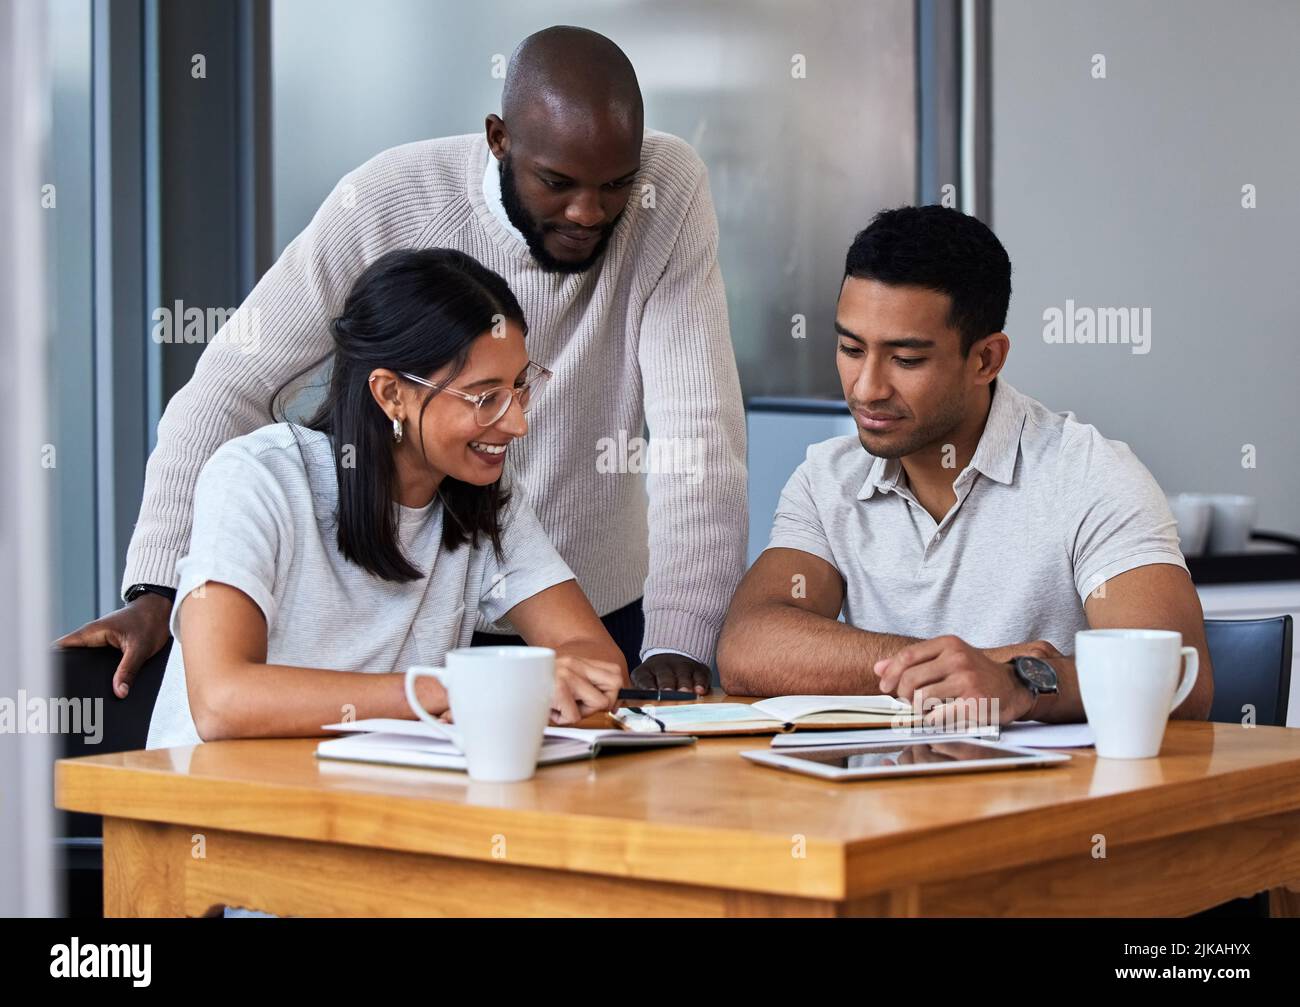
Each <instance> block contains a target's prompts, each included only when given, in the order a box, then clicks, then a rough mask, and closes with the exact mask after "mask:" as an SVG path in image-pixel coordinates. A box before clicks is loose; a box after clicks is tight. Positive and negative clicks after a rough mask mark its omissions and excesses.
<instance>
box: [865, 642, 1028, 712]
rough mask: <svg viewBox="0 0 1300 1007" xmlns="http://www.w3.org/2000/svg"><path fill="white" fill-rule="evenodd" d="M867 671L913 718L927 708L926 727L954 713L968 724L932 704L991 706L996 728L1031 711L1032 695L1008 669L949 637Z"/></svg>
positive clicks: (916, 646)
mask: <svg viewBox="0 0 1300 1007" xmlns="http://www.w3.org/2000/svg"><path fill="white" fill-rule="evenodd" d="M1049 646H1050V645H1049ZM1019 653H1022V654H1023V653H1025V652H1024V651H1023V650H1022V651H1019ZM873 670H874V671H875V673H876V678H877V679H878V680H879V682H880V691H881V692H882V693H887V694H889V695H892V696H897V697H898V698H899V699H901V700H902V701H903V702H905V703H911V704H912V708H913V709H914V710H915V711H917V712H918V713H921V712H924V711H926V710H927V706H930V707H932V709H929V711H928V712H926V713H925V719H924V723H925V724H926V725H935V726H938V725H941V724H943V723H944V722H945V720H947V721H948V722H951V721H952V719H953V714H954V713H955V714H956V717H957V718H959V719H969V718H967V717H964V716H963V711H962V710H961V709H960V708H954V710H952V711H946V710H945V708H944V706H943V705H937V706H936V705H934V704H935V703H936V701H937V702H938V703H940V704H945V703H949V702H951V701H953V700H978V699H988V700H997V704H998V707H997V710H998V722H999V723H1002V724H1009V723H1011V722H1012V721H1013V720H1017V719H1019V718H1020V717H1023V716H1024V715H1025V714H1026V713H1028V712H1029V710H1030V709H1031V708H1032V707H1033V705H1034V698H1033V694H1032V693H1031V692H1030V691H1029V689H1028V687H1027V686H1025V685H1024V683H1022V682H1021V681H1020V680H1019V679H1018V678H1016V674H1015V672H1014V671H1013V670H1012V669H1011V666H1010V665H1008V664H1003V663H1001V662H999V661H997V660H996V659H994V658H991V657H989V655H988V653H987V652H985V651H982V650H979V649H977V648H975V647H972V646H971V645H970V644H969V643H967V642H966V641H965V640H961V639H958V638H957V637H955V636H940V637H936V638H935V639H933V640H922V641H921V642H919V643H914V644H910V645H909V646H907V647H904V648H903V649H902V650H900V651H899V652H898V653H897V654H895V655H894V656H893V657H887V658H885V659H884V660H882V661H877V662H876V665H875V668H874V669H873ZM927 700H928V701H929V702H928V704H927Z"/></svg>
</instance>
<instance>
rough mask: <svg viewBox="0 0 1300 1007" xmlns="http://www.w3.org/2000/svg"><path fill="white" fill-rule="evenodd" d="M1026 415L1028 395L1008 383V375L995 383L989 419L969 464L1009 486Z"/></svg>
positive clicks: (1014, 469) (1013, 473) (995, 480)
mask: <svg viewBox="0 0 1300 1007" xmlns="http://www.w3.org/2000/svg"><path fill="white" fill-rule="evenodd" d="M1027 415H1028V410H1027V409H1026V408H1025V397H1024V396H1023V395H1021V394H1020V393H1019V392H1018V391H1016V390H1015V389H1014V388H1012V387H1011V386H1010V385H1009V384H1007V381H1006V379H1005V378H998V379H997V380H996V381H995V382H994V385H993V402H992V404H991V405H990V406H989V418H988V419H987V420H986V421H985V423H984V432H983V433H982V434H980V442H979V443H978V444H977V445H975V454H974V455H973V456H972V457H971V460H970V467H971V468H973V469H975V470H976V471H978V472H980V473H981V474H983V475H986V476H988V477H989V478H990V479H992V480H993V481H994V482H998V483H1004V484H1006V485H1010V484H1011V479H1012V477H1013V476H1014V475H1015V472H1016V457H1017V456H1018V455H1019V454H1020V432H1021V431H1022V430H1023V429H1024V426H1025V417H1026V416H1027Z"/></svg>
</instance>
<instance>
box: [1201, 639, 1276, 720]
mask: <svg viewBox="0 0 1300 1007" xmlns="http://www.w3.org/2000/svg"><path fill="white" fill-rule="evenodd" d="M1291 633H1292V619H1291V616H1289V615H1280V616H1275V617H1273V618H1269V619H1206V620H1205V640H1206V643H1207V644H1208V645H1209V648H1210V661H1211V662H1213V664H1214V703H1213V705H1212V706H1211V708H1210V719H1211V720H1213V721H1218V722H1219V723H1229V724H1240V723H1241V722H1242V720H1243V719H1244V718H1245V716H1246V712H1245V711H1244V710H1243V707H1246V706H1252V707H1254V718H1255V723H1256V724H1258V725H1260V726H1261V727H1265V726H1271V727H1285V726H1286V714H1287V702H1288V700H1289V698H1290V695H1291Z"/></svg>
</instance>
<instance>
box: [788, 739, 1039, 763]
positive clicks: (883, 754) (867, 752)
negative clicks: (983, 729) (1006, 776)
mask: <svg viewBox="0 0 1300 1007" xmlns="http://www.w3.org/2000/svg"><path fill="white" fill-rule="evenodd" d="M781 754H782V755H784V756H787V757H789V758H791V759H802V760H804V761H805V762H817V763H821V764H822V765H826V766H834V767H836V768H837V769H872V768H887V767H890V766H918V765H922V764H926V763H936V762H947V763H953V762H972V761H975V760H983V761H987V760H990V759H1024V758H1025V757H1026V756H1025V753H1024V752H1011V751H1008V750H1007V749H1005V748H997V747H995V746H993V745H975V744H972V743H971V742H969V741H914V742H908V743H906V744H897V745H872V746H870V747H866V746H863V747H861V748H823V749H818V750H815V751H809V752H800V751H790V750H789V749H787V750H786V751H784V752H782V753H781Z"/></svg>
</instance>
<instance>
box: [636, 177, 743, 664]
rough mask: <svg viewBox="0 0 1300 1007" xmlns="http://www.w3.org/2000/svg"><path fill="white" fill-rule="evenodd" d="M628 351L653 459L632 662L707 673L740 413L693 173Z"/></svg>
mask: <svg viewBox="0 0 1300 1007" xmlns="http://www.w3.org/2000/svg"><path fill="white" fill-rule="evenodd" d="M685 182H686V184H690V183H691V180H690V179H686V180H685ZM638 345H639V350H638V352H639V357H640V366H641V378H642V382H643V387H644V390H645V413H646V424H647V426H648V427H649V432H650V454H651V457H652V458H653V459H655V463H654V464H653V465H651V466H649V472H648V476H647V488H648V491H649V498H650V502H649V527H650V571H649V576H648V577H647V578H646V584H645V600H644V602H643V606H644V610H645V637H644V641H643V644H642V653H643V654H644V653H646V652H647V651H650V650H655V649H659V648H664V649H671V650H676V651H679V652H682V653H685V654H688V655H690V656H691V657H694V658H696V659H698V660H700V661H701V662H704V663H706V664H707V663H710V662H711V661H712V660H713V651H714V647H715V646H716V644H717V640H718V634H719V633H720V631H721V629H722V621H723V618H724V617H725V616H726V613H727V607H728V605H729V604H730V603H731V596H732V594H733V593H734V592H735V590H736V587H737V585H738V584H739V583H740V578H741V576H742V575H743V574H744V569H745V542H746V541H747V538H748V534H749V507H748V502H747V499H746V472H745V411H744V406H743V404H742V399H741V394H740V379H739V377H738V375H737V373H736V357H735V353H734V351H733V350H732V347H731V329H730V326H729V324H728V319H727V299H726V294H725V292H724V290H723V286H722V271H721V270H720V269H719V267H718V222H717V218H716V217H715V215H714V211H713V200H712V197H711V195H710V193H709V183H708V175H707V173H706V171H705V170H704V167H703V165H702V164H701V165H699V171H698V174H697V176H696V177H695V179H694V188H693V191H692V192H691V196H690V202H689V205H688V208H687V211H686V215H685V217H684V219H683V221H682V225H681V228H680V230H679V231H678V233H677V236H676V240H675V242H674V244H673V247H672V249H671V251H670V252H669V254H668V257H667V266H666V268H665V269H664V272H663V274H662V276H661V277H660V278H659V281H658V283H657V284H656V286H655V288H654V289H653V291H651V293H650V295H649V297H648V298H647V300H646V306H645V311H644V313H643V315H642V318H641V330H640V338H639V344H638Z"/></svg>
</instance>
